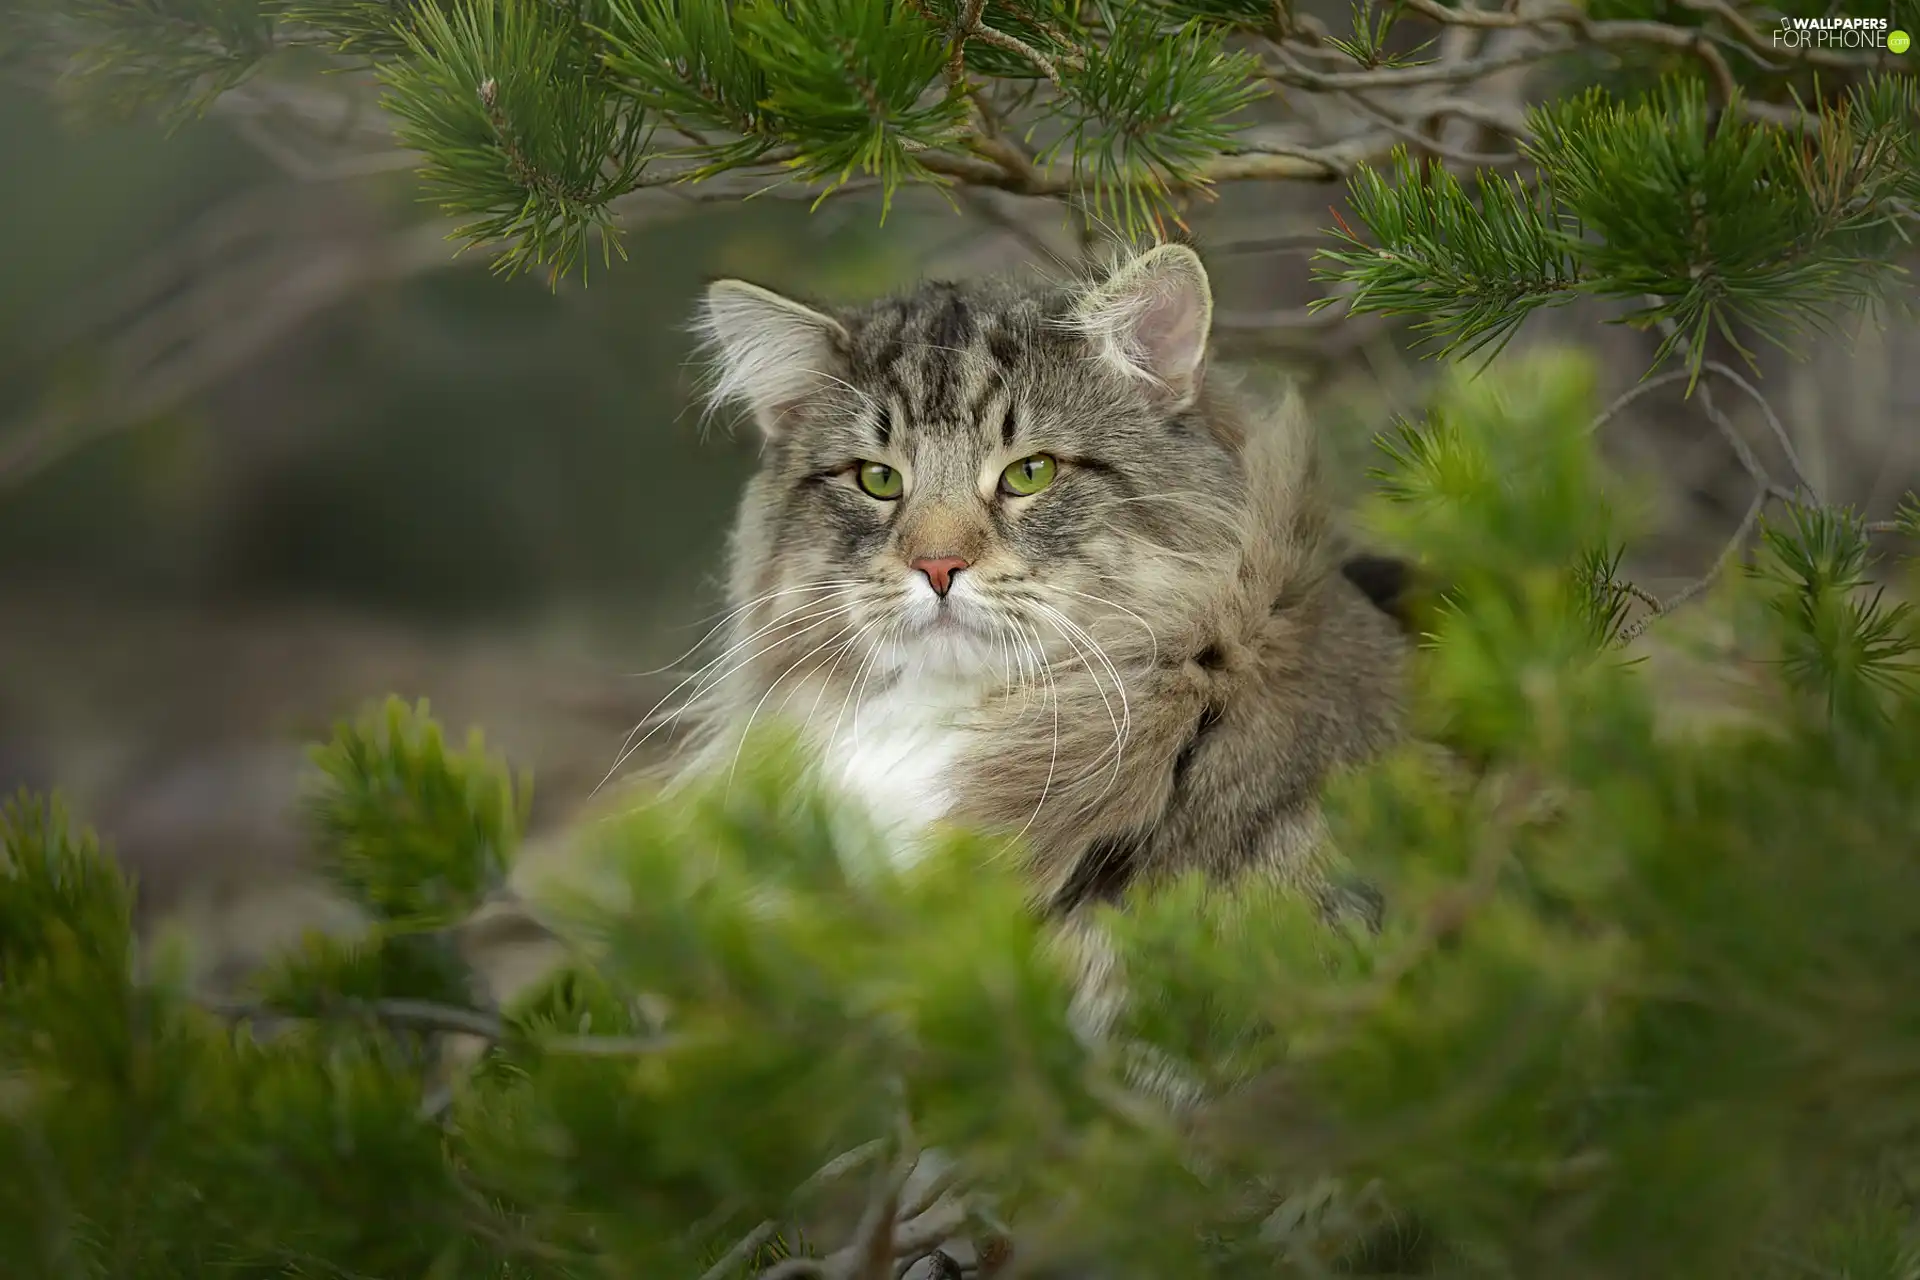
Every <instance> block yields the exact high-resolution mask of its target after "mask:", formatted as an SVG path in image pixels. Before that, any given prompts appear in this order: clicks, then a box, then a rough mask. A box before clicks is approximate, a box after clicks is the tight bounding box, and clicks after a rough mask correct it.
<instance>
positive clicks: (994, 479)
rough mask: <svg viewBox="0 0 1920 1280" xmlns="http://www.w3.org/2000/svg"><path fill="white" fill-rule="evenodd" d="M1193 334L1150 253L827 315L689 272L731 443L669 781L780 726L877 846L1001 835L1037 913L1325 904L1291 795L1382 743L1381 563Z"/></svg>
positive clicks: (1308, 465)
mask: <svg viewBox="0 0 1920 1280" xmlns="http://www.w3.org/2000/svg"><path fill="white" fill-rule="evenodd" d="M1211 315H1212V289H1211V285H1210V283H1209V279H1208V276H1207V272H1206V269H1205V267H1204V266H1203V264H1202V262H1201V260H1200V258H1199V256H1198V255H1197V254H1196V253H1195V252H1194V251H1193V250H1192V249H1190V248H1188V247H1186V246H1183V245H1163V246H1160V247H1157V248H1154V249H1151V250H1148V251H1147V252H1145V253H1142V254H1139V255H1137V256H1131V257H1128V258H1127V259H1125V260H1123V261H1121V262H1120V263H1118V264H1117V265H1116V266H1114V267H1113V268H1112V269H1111V270H1108V271H1106V272H1104V273H1102V274H1101V275H1099V276H1098V277H1097V278H1095V279H1092V280H1090V281H1083V282H1076V283H1059V282H1044V283H1031V282H1025V281H1021V280H1015V279H1004V278H995V279H989V280H985V281H981V282H976V283H972V284H967V285H956V284H950V283H942V282H929V283H925V284H922V285H921V286H919V287H918V288H916V289H914V290H912V291H911V292H909V293H906V294H904V295H903V296H898V297H893V298H889V299H885V300H882V301H877V302H873V303H871V304H868V305H864V306H859V307H853V308H846V309H828V308H824V307H816V306H813V305H810V304H808V303H804V302H800V301H796V300H794V299H791V298H788V297H784V296H781V295H779V294H777V293H774V292H772V291H769V290H767V289H764V288H761V287H759V286H756V285H753V284H748V283H745V282H743V281H738V280H721V281H718V282H716V283H714V284H712V285H711V286H710V287H709V288H708V290H707V292H706V294H705V297H704V300H703V304H702V306H701V308H700V314H699V317H698V321H697V328H698V331H699V333H700V334H701V335H702V337H703V338H704V340H705V342H706V344H707V347H708V349H709V351H710V353H711V365H710V368H711V371H712V379H711V386H710V388H709V399H710V404H711V405H712V406H714V407H716V408H718V407H724V406H735V407H738V408H740V409H743V410H744V411H745V414H746V416H748V417H750V418H751V419H752V420H753V422H754V423H756V424H757V426H758V430H759V433H760V437H761V444H762V453H761V461H760V465H759V468H758V470H757V472H756V473H755V474H754V476H753V477H752V479H751V480H750V482H749V483H748V485H747V487H746V491H745V494H744V497H743V498H742V500H741V503H740V507H739V513H738V519H737V522H736V524H735V527H734V530H733V534H732V538H731V541H730V546H729V558H728V562H729V593H730V597H731V599H730V601H729V603H730V605H731V606H732V608H733V613H732V615H731V618H730V621H729V623H728V628H727V634H726V639H725V642H724V643H725V653H724V655H723V659H724V661H723V663H722V664H720V666H719V667H717V668H716V670H719V671H721V672H722V674H716V675H714V676H713V677H711V678H710V679H709V680H708V681H707V687H706V688H705V690H704V691H703V694H702V697H701V698H700V700H699V706H698V707H697V708H696V710H695V712H694V714H695V716H696V717H697V720H698V729H697V733H696V736H695V738H694V744H693V746H692V747H691V750H690V754H689V756H688V757H687V759H686V762H685V764H684V766H683V773H682V776H683V777H691V776H702V775H704V774H706V773H708V772H711V771H712V770H714V769H717V768H722V767H724V766H725V764H726V762H727V761H729V760H732V759H734V758H736V757H737V753H738V751H739V750H740V747H741V743H742V741H743V738H744V735H745V734H746V733H748V732H749V730H750V729H751V727H752V726H753V725H754V724H755V723H757V722H760V721H762V720H765V719H767V718H770V717H771V718H784V719H787V720H790V721H792V722H793V723H795V724H797V725H799V726H800V727H801V732H802V735H803V739H804V741H805V742H806V743H807V744H808V746H809V748H810V749H811V750H812V751H814V752H816V753H817V760H818V764H819V767H820V770H821V772H822V774H823V775H824V777H825V778H826V779H827V781H828V782H829V783H831V784H834V785H838V786H841V787H844V788H846V789H847V790H848V791H850V792H851V793H852V794H853V795H855V796H857V797H859V799H860V800H861V801H863V802H864V803H865V804H866V805H867V806H868V808H869V809H870V810H871V812H872V813H873V815H874V816H875V818H876V819H877V820H878V821H879V822H880V823H881V824H882V825H883V827H884V828H885V829H886V830H887V831H888V832H889V833H890V834H891V835H892V836H893V838H894V847H896V848H897V849H899V850H900V855H901V856H902V857H903V858H910V857H912V856H914V851H915V850H916V849H918V848H920V847H921V845H922V841H921V840H920V838H919V837H920V836H921V834H922V833H924V832H926V831H927V830H929V829H930V828H931V827H932V826H933V825H934V824H937V823H940V822H956V823H962V824H966V825H969V826H972V827H975V828H979V829H984V830H994V831H1002V832H1006V833H1008V834H1009V835H1012V836H1017V837H1018V840H1017V842H1016V843H1017V846H1018V847H1020V848H1022V849H1023V850H1024V851H1025V853H1026V856H1027V859H1028V862H1027V866H1026V870H1027V872H1028V874H1029V876H1030V883H1031V884H1032V886H1033V890H1034V893H1035V897H1036V899H1037V900H1038V901H1039V902H1041V903H1042V904H1044V905H1045V906H1047V907H1048V908H1050V909H1051V910H1052V911H1054V912H1056V913H1060V914H1070V913H1073V912H1075V911H1076V910H1077V909H1078V908H1080V907H1083V906H1087V905H1090V904H1094V903H1100V902H1111V901H1115V900H1117V899H1119V898H1120V897H1121V896H1122V895H1123V894H1124V893H1126V892H1127V891H1128V890H1129V888H1130V887H1131V886H1133V885H1136V884H1149V883H1152V882H1155V881H1159V880H1162V879H1164V878H1167V877H1170V876H1175V875H1179V874H1181V873H1183V872H1188V871H1195V870H1198V871H1201V872H1204V873H1206V874H1208V875H1211V876H1215V877H1218V878H1221V879H1225V880H1230V879H1233V878H1235V877H1239V876H1242V875H1246V874H1260V875H1265V876H1271V877H1276V878H1277V879H1278V880H1280V881H1281V882H1284V883H1285V884H1287V885H1290V886H1295V887H1298V888H1301V889H1304V890H1307V891H1310V892H1312V893H1315V894H1316V895H1325V894H1327V893H1329V892H1331V890H1330V888H1329V882H1328V880H1327V879H1326V875H1325V868H1326V862H1327V858H1326V850H1325V843H1326V842H1325V839H1324V831H1323V823H1322V820H1321V817H1320V811H1319V805H1318V795H1319V791H1320V788H1321V784H1322V783H1323V782H1324V780H1325V779H1326V778H1327V777H1328V776H1329V774H1330V773H1332V772H1333V771H1335V770H1338V769H1340V768H1343V767H1346V766H1350V765H1354V764H1357V763H1360V762H1362V761H1365V760H1367V759H1369V758H1371V757H1373V756H1374V755H1376V754H1377V753H1379V752H1381V751H1382V750H1384V749H1386V748H1387V747H1388V746H1390V745H1391V744H1392V743H1394V742H1395V741H1396V740H1397V739H1398V738H1399V736H1400V734H1401V732H1402V729H1401V721H1402V681H1403V678H1404V677H1403V666H1404V663H1405V657H1406V648H1407V643H1408V641H1407V635H1406V627H1405V626H1404V619H1401V618H1397V617H1396V613H1397V610H1398V609H1399V605H1400V600H1401V597H1402V595H1403V593H1404V581H1403V576H1402V574H1401V573H1400V571H1399V568H1398V565H1397V562H1394V561H1391V560H1387V559H1384V558H1380V557H1370V556H1356V555H1351V554H1348V553H1347V551H1346V548H1345V543H1344V541H1343V539H1342V538H1341V537H1340V536H1339V535H1338V534H1337V532H1336V529H1335V525H1334V521H1333V517H1332V513H1331V512H1330V511H1329V509H1328V506H1327V503H1326V500H1325V498H1324V496H1323V494H1322V491H1321V486H1320V484H1319V483H1318V481H1317V478H1316V477H1317V469H1316V463H1315V448H1314V438H1313V431H1312V427H1311V424H1310V422H1309V420H1308V418H1307V415H1306V411H1305V409H1304V407H1303V405H1302V403H1301V401H1300V399H1299V397H1298V396H1297V394H1293V393H1289V394H1287V395H1285V396H1282V397H1280V398H1279V399H1278V400H1277V401H1276V402H1274V403H1270V404H1254V403H1250V402H1249V401H1248V400H1247V399H1246V398H1245V397H1244V396H1243V394H1242V393H1241V391H1240V389H1239V388H1238V387H1237V386H1236V385H1235V380H1234V379H1233V377H1232V376H1231V375H1230V374H1229V373H1228V371H1227V370H1225V369H1224V368H1221V367H1217V366H1216V365H1215V363H1214V362H1213V361H1212V360H1211V359H1210V358H1209V357H1210V349H1209V330H1210V321H1211ZM1350 905H1351V904H1350ZM1363 905H1364V904H1363ZM1363 913H1364V912H1363Z"/></svg>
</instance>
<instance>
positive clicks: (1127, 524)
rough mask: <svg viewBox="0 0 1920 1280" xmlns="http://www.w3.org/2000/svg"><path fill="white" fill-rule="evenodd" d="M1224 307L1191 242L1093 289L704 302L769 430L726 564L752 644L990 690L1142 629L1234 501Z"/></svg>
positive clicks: (733, 389) (738, 289)
mask: <svg viewBox="0 0 1920 1280" xmlns="http://www.w3.org/2000/svg"><path fill="white" fill-rule="evenodd" d="M1210 310H1211V308H1210V300H1209V294H1208V288H1207V281H1206V277H1205V274H1204V272H1203V271H1202V270H1201V268H1200V264H1199V261H1198V259H1197V258H1195V257H1194V256H1193V255H1192V254H1191V253H1190V252H1188V251H1186V250H1184V249H1165V250H1160V251H1157V252H1155V253H1153V254H1149V255H1146V256H1145V257H1143V258H1140V259H1136V260H1135V261H1134V262H1133V263H1130V264H1128V265H1127V266H1124V267H1122V268H1121V269H1120V270H1119V271H1118V272H1116V273H1115V274H1114V275H1113V276H1112V277H1110V278H1109V279H1108V280H1107V281H1105V282H1103V283H1102V284H1099V285H1095V286H1093V287H1092V288H1090V289H1081V290H1066V289H1059V288H1054V289H1048V290H1044V291H1041V290H1032V289H1027V290H1022V289H1018V288H1014V287H1009V286H1004V285H1001V286H992V285H989V286H981V287H975V288H970V289H963V288H955V287H952V286H947V285H929V286H926V287H924V288H922V289H921V290H919V291H917V292H915V293H914V294H912V295H910V296H907V297H905V298H901V299H896V300H892V301H887V302H883V303H879V304H877V305H874V306H871V307H867V308H864V309H861V310H857V311H849V312H843V313H840V314H836V315H831V316H830V315H827V314H824V313H822V312H818V311H814V310H811V309H808V308H804V307H801V306H800V305H799V304H796V303H792V302H790V301H788V300H786V299H783V298H779V297H777V296H775V295H772V294H769V293H767V292H765V291H763V290H759V289H756V288H754V287H752V286H747V285H741V284H738V283H734V282H723V283H721V284H719V285H716V286H714V288H713V290H712V291H711V292H710V294H709V298H708V305H707V311H706V325H707V328H708V331H709V333H710V335H711V336H712V338H713V339H714V340H715V342H716V344H717V345H718V347H719V351H720V365H719V385H718V391H719V393H720V394H721V395H722V396H731V397H737V398H738V399H741V400H744V401H745V402H746V403H747V405H748V406H749V407H750V408H751V410H752V411H753V413H754V415H755V417H756V418H757V419H758V421H759V422H760V425H761V426H762V428H763V430H764V431H765V433H766V450H765V457H764V463H763V466H762V469H761V471H760V473H759V475H758V476H756V478H755V479H754V481H753V484H752V486H751V488H750V489H749V492H748V495H747V499H746V502H745V504H744V507H743V510H742V518H741V523H740V525H739V527H738V529H737V531H736V538H735V546H734V591H735V595H736V597H737V603H740V604H745V603H746V602H748V601H758V602H759V603H757V604H756V605H754V606H753V607H752V608H751V609H750V610H748V617H749V620H750V621H751V622H752V623H753V626H752V627H750V628H749V629H748V631H749V633H751V632H753V631H756V630H758V631H761V632H762V634H761V636H760V637H759V638H758V639H756V641H755V642H754V643H755V645H756V648H760V649H764V650H765V651H766V652H767V653H768V654H769V655H773V656H775V657H776V658H777V659H778V662H777V663H776V665H781V666H782V667H783V669H784V668H787V667H791V666H792V665H793V664H808V665H811V664H812V660H813V658H815V657H816V656H817V658H818V660H819V663H820V665H822V666H824V665H825V664H826V663H827V662H828V661H829V660H830V659H832V658H836V657H837V658H839V659H841V660H842V661H841V666H842V668H843V669H845V670H846V671H848V672H852V671H853V670H854V669H855V668H856V667H864V668H867V669H873V670H880V671H890V670H904V671H924V672H926V673H928V674H933V673H948V674H969V673H970V674H975V675H979V676H983V677H988V678H992V677H994V676H996V675H1006V676H1013V675H1017V674H1021V670H1020V669H1021V668H1022V667H1023V666H1024V665H1026V664H1029V663H1031V662H1032V661H1034V660H1035V659H1037V658H1040V657H1043V656H1044V657H1045V658H1047V659H1048V660H1054V659H1057V658H1059V657H1061V656H1063V655H1079V658H1080V660H1084V661H1096V662H1097V661H1098V660H1099V659H1098V657H1097V656H1096V649H1095V646H1096V644H1097V643H1098V639H1099V637H1100V636H1102V635H1111V634H1113V629H1114V628H1115V627H1132V628H1134V629H1135V630H1136V631H1139V630H1141V629H1145V630H1147V631H1151V630H1152V628H1153V626H1154V624H1155V618H1156V617H1157V616H1158V615H1161V614H1163V613H1164V608H1163V607H1162V606H1164V605H1165V604H1166V603H1167V602H1168V599H1169V595H1170V594H1172V595H1177V594H1178V592H1179V584H1180V580H1181V578H1182V576H1183V572H1184V574H1185V576H1192V574H1193V573H1194V571H1195V567H1196V566H1197V565H1199V564H1201V563H1202V562H1204V561H1206V560H1208V559H1210V558H1212V557H1211V555H1210V552H1213V551H1215V549H1217V548H1220V547H1222V546H1224V545H1226V544H1227V539H1228V535H1229V534H1230V533H1231V530H1232V519H1231V515H1230V512H1231V511H1232V510H1233V509H1234V508H1235V507H1236V506H1237V504H1238V500H1239V488H1240V486H1241V484H1242V478H1241V474H1240V469H1239V465H1238V458H1237V454H1236V450H1235V448H1234V442H1233V440H1232V438H1231V433H1230V432H1228V431H1223V430H1222V429H1221V427H1220V426H1219V424H1217V423H1214V422H1210V421H1209V420H1208V419H1207V418H1206V416H1205V415H1204V414H1202V413H1200V412H1199V411H1198V410H1197V409H1196V408H1195V404H1196V399H1197V397H1198V394H1199V382H1200V378H1201V375H1202V372H1203V366H1204V361H1205V352H1206V331H1207V323H1208V318H1209V315H1210ZM743 656H744V655H743ZM1025 674H1029V675H1031V674H1032V673H1031V672H1026V673H1025Z"/></svg>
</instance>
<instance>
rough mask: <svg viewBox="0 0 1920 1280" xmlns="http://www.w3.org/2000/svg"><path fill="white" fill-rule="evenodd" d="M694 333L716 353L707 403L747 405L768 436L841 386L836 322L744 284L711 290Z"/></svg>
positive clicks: (842, 341)
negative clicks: (809, 402)
mask: <svg viewBox="0 0 1920 1280" xmlns="http://www.w3.org/2000/svg"><path fill="white" fill-rule="evenodd" d="M694 329H695V331H696V332H697V333H699V334H700V336H701V337H702V339H704V341H705V342H706V344H707V345H708V347H709V348H711V350H712V352H713V377H712V383H711V385H710V387H709V389H708V392H707V395H708V399H709V401H710V402H711V403H712V404H713V405H714V406H716V407H717V406H719V405H723V404H730V403H732V404H743V405H745V406H746V407H747V408H748V409H750V410H751V411H752V413H753V417H754V420H755V421H756V422H758V423H759V424H760V429H761V430H762V431H763V432H765V433H766V434H767V435H768V436H769V437H772V436H775V435H778V434H779V433H780V432H781V430H782V429H783V428H784V426H785V422H786V418H787V415H788V414H790V413H791V412H792V411H793V410H794V409H795V408H796V407H797V406H798V405H800V404H801V402H803V401H804V400H806V399H807V397H808V396H811V395H813V394H814V393H816V392H818V391H819V390H820V389H821V388H822V387H824V386H827V385H829V384H830V383H833V382H835V381H837V380H838V377H839V375H838V373H837V372H836V370H837V368H838V366H839V365H840V364H841V363H842V362H843V357H842V353H843V352H844V351H845V349H846V339H847V331H846V330H845V329H844V328H842V327H841V325H840V322H839V321H837V320H835V319H834V318H833V317H831V316H827V315H822V314H821V313H820V312H818V311H815V310H814V309H813V308H811V307H808V306H804V305H802V304H800V303H798V302H795V301H793V300H792V299H791V298H783V297H781V296H780V295H779V294H777V293H774V292H773V291H772V290H770V289H762V288H761V287H760V286H759V285H755V284H748V283H747V282H746V281H744V280H719V281H716V282H715V283H713V284H711V285H709V286H707V293H706V297H705V298H703V299H702V300H701V304H700V312H699V315H698V316H697V317H696V319H695V321H694Z"/></svg>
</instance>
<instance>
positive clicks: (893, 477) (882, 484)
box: [853, 462, 906, 502]
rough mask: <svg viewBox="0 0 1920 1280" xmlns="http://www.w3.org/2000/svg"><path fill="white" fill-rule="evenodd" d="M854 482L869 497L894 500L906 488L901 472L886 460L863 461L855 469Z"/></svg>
mask: <svg viewBox="0 0 1920 1280" xmlns="http://www.w3.org/2000/svg"><path fill="white" fill-rule="evenodd" d="M853 478H854V483H856V484H858V485H859V486H860V492H862V493H864V494H866V495H867V496H868V497H869V498H880V499H882V500H883V501H889V502H890V501H892V500H893V499H895V498H897V497H899V496H900V494H901V492H902V491H903V490H905V488H906V482H905V481H903V480H901V478H900V473H899V472H898V471H895V470H894V469H893V468H892V467H890V466H888V465H887V464H886V463H884V462H862V463H860V464H859V465H858V466H856V467H855V468H854V470H853Z"/></svg>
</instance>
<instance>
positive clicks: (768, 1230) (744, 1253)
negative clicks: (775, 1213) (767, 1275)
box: [700, 1219, 780, 1280]
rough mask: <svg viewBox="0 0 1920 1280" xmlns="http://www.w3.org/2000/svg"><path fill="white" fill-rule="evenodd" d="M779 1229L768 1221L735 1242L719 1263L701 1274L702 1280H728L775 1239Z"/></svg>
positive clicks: (770, 1220)
mask: <svg viewBox="0 0 1920 1280" xmlns="http://www.w3.org/2000/svg"><path fill="white" fill-rule="evenodd" d="M779 1229H780V1224H779V1223H777V1222H774V1221H773V1220H772V1219H768V1220H767V1221H765V1222H763V1223H761V1224H760V1225H759V1226H757V1227H755V1228H754V1229H753V1230H751V1231H749V1232H747V1234H745V1235H744V1236H741V1237H740V1239H739V1240H737V1241H735V1242H734V1245H733V1247H732V1248H731V1249H728V1250H727V1251H726V1252H725V1253H723V1254H721V1255H720V1259H719V1261H717V1262H715V1263H714V1264H713V1265H712V1266H710V1267H708V1268H707V1269H706V1270H705V1271H703V1272H701V1273H700V1280H727V1277H729V1276H731V1275H733V1273H734V1272H736V1271H738V1270H739V1269H740V1265H741V1264H742V1263H744V1262H745V1261H746V1260H747V1259H748V1258H751V1257H752V1256H753V1255H754V1252H755V1251H756V1250H758V1249H759V1248H760V1246H761V1245H764V1244H765V1243H766V1242H767V1241H769V1240H771V1239H773V1234H774V1232H776V1231H778V1230H779Z"/></svg>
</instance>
